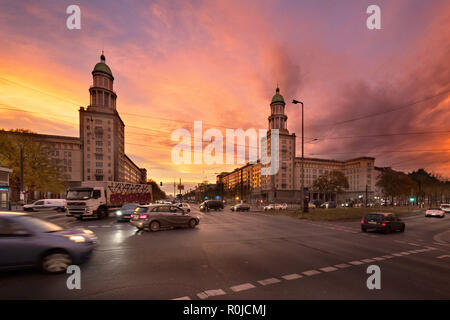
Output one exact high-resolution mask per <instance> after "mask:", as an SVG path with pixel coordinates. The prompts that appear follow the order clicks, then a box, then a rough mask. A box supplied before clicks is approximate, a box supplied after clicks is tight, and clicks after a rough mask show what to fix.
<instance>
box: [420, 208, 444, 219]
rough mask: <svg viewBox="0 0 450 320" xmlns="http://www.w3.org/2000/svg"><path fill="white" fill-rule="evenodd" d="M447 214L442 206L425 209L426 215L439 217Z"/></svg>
mask: <svg viewBox="0 0 450 320" xmlns="http://www.w3.org/2000/svg"><path fill="white" fill-rule="evenodd" d="M444 216H445V211H444V210H442V209H441V208H430V209H428V210H427V211H425V217H439V218H443V217H444Z"/></svg>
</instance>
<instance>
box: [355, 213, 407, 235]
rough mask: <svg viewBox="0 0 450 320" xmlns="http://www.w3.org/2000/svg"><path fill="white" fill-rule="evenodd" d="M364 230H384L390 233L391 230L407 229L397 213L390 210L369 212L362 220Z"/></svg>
mask: <svg viewBox="0 0 450 320" xmlns="http://www.w3.org/2000/svg"><path fill="white" fill-rule="evenodd" d="M361 230H362V232H367V231H368V230H375V231H383V232H384V233H389V232H391V231H400V232H403V231H405V223H404V222H403V221H401V220H400V219H399V218H398V217H397V216H396V215H395V214H393V213H388V212H386V213H385V212H374V213H368V214H366V215H365V217H364V218H363V219H362V220H361Z"/></svg>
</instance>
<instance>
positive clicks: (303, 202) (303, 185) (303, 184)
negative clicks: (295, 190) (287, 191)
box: [292, 99, 305, 214]
mask: <svg viewBox="0 0 450 320" xmlns="http://www.w3.org/2000/svg"><path fill="white" fill-rule="evenodd" d="M292 103H293V104H299V103H300V104H301V105H302V161H301V168H302V186H301V190H300V197H301V201H302V205H301V208H302V214H303V213H304V212H305V195H304V190H305V183H304V181H305V165H304V159H305V158H304V153H303V151H304V148H303V146H304V134H303V133H304V117H303V102H302V101H297V100H295V99H294V100H292Z"/></svg>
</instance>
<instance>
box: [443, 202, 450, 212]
mask: <svg viewBox="0 0 450 320" xmlns="http://www.w3.org/2000/svg"><path fill="white" fill-rule="evenodd" d="M441 210H442V211H444V213H450V204H448V203H443V204H441Z"/></svg>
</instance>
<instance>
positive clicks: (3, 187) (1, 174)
mask: <svg viewBox="0 0 450 320" xmlns="http://www.w3.org/2000/svg"><path fill="white" fill-rule="evenodd" d="M11 172H12V170H11V169H8V168H2V167H0V210H9V209H10V208H11V204H10V197H11V196H10V194H11V189H10V188H9V175H10V174H11Z"/></svg>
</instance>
